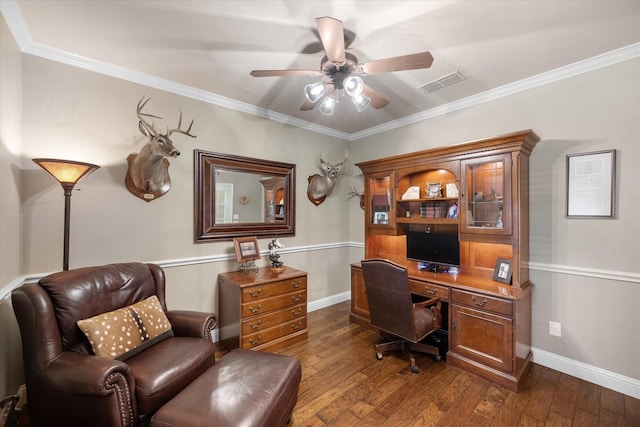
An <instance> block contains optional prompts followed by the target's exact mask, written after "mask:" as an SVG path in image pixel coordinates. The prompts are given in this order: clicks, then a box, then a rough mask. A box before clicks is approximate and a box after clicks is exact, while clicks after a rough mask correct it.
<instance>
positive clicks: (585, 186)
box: [567, 150, 616, 218]
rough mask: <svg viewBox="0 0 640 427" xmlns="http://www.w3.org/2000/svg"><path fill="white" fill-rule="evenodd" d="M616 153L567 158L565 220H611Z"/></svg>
mask: <svg viewBox="0 0 640 427" xmlns="http://www.w3.org/2000/svg"><path fill="white" fill-rule="evenodd" d="M615 171H616V150H607V151H597V152H593V153H584V154H569V155H567V218H613V216H614V199H615V181H616V173H615Z"/></svg>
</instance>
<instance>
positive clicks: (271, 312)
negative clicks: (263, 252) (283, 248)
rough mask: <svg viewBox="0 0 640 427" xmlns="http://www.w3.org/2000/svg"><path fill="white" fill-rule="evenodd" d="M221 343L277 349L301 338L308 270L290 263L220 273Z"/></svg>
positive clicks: (304, 323) (305, 319)
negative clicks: (276, 269)
mask: <svg viewBox="0 0 640 427" xmlns="http://www.w3.org/2000/svg"><path fill="white" fill-rule="evenodd" d="M218 301H219V308H218V312H219V313H218V314H219V319H218V324H219V328H220V329H219V331H220V343H221V344H222V345H224V346H225V347H226V348H228V349H233V348H236V347H240V348H250V349H255V350H264V349H269V350H274V349H276V348H280V347H284V346H285V345H287V344H290V343H292V342H295V341H299V340H301V339H306V337H307V335H308V330H307V273H306V272H304V271H300V270H296V269H294V268H290V267H287V269H286V270H285V271H284V272H283V273H280V274H274V273H272V272H271V271H270V270H269V269H268V268H261V269H259V271H258V272H257V273H256V272H248V273H240V272H235V271H234V272H229V273H222V274H220V275H218Z"/></svg>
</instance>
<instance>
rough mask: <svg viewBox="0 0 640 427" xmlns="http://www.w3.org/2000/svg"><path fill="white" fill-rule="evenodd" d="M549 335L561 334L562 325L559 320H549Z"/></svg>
mask: <svg viewBox="0 0 640 427" xmlns="http://www.w3.org/2000/svg"><path fill="white" fill-rule="evenodd" d="M549 335H553V336H554V337H561V336H562V327H561V325H560V322H553V321H551V320H549Z"/></svg>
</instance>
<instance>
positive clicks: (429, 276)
mask: <svg viewBox="0 0 640 427" xmlns="http://www.w3.org/2000/svg"><path fill="white" fill-rule="evenodd" d="M389 261H392V262H395V263H396V264H399V265H402V266H404V267H406V268H407V273H408V274H409V279H414V280H419V281H423V282H430V283H435V284H437V285H443V286H448V287H451V288H456V289H462V290H468V291H473V292H482V293H487V294H490V295H495V296H499V297H502V298H508V299H519V298H520V297H521V296H522V295H523V294H525V293H528V292H529V291H530V288H531V285H529V286H526V287H525V288H523V289H517V288H513V287H511V286H510V285H506V284H504V283H500V282H496V281H495V280H493V278H492V277H493V273H492V272H477V271H474V272H473V273H468V272H465V271H464V270H461V271H460V272H459V273H457V274H451V273H434V272H432V271H427V270H419V269H418V263H417V262H415V261H409V260H407V259H406V258H401V257H397V258H389ZM353 265H354V266H358V267H360V263H359V262H358V263H355V264H353Z"/></svg>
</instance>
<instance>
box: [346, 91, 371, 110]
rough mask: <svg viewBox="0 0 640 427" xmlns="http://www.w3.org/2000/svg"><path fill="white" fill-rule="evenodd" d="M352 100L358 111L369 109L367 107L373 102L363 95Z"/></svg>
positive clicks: (353, 97)
mask: <svg viewBox="0 0 640 427" xmlns="http://www.w3.org/2000/svg"><path fill="white" fill-rule="evenodd" d="M351 100H352V101H353V103H354V104H355V106H356V108H357V109H358V111H362V110H364V109H365V108H367V106H368V105H369V103H370V102H371V99H369V97H368V96H367V95H362V94H361V95H355V96H352V97H351Z"/></svg>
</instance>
